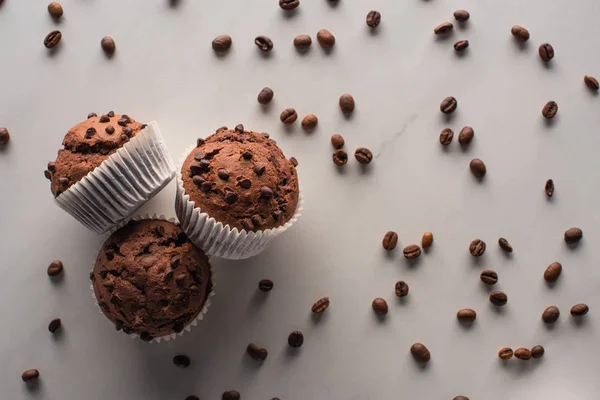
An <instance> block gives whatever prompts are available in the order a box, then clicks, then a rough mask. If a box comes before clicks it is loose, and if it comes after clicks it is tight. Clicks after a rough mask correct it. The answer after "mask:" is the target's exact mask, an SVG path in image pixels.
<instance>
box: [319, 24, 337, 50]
mask: <svg viewBox="0 0 600 400" xmlns="http://www.w3.org/2000/svg"><path fill="white" fill-rule="evenodd" d="M317 41H318V42H319V44H320V45H321V47H323V48H324V49H330V48H332V47H333V46H334V45H335V36H333V35H332V34H331V32H329V31H328V30H327V29H321V30H320V31H319V32H317Z"/></svg>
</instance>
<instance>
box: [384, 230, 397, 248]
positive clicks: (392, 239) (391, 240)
mask: <svg viewBox="0 0 600 400" xmlns="http://www.w3.org/2000/svg"><path fill="white" fill-rule="evenodd" d="M382 244H383V248H384V249H386V250H394V249H395V248H396V245H397V244H398V234H397V233H396V232H394V231H389V232H387V233H386V234H385V236H384V237H383V242H382Z"/></svg>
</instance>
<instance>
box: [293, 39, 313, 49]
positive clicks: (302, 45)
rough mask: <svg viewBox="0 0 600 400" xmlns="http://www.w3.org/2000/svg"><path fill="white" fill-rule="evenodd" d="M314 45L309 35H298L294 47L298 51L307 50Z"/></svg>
mask: <svg viewBox="0 0 600 400" xmlns="http://www.w3.org/2000/svg"><path fill="white" fill-rule="evenodd" d="M311 44H312V39H311V38H310V36H308V35H298V36H296V37H295V38H294V46H295V47H296V48H297V49H298V50H306V49H308V48H309V47H310V45H311Z"/></svg>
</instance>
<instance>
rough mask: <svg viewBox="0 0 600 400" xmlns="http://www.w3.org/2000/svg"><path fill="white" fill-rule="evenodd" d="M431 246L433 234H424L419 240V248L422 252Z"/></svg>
mask: <svg viewBox="0 0 600 400" xmlns="http://www.w3.org/2000/svg"><path fill="white" fill-rule="evenodd" d="M432 244H433V233H431V232H425V233H424V234H423V237H422V238H421V246H422V247H423V249H424V250H427V249H428V248H430V247H431V245H432Z"/></svg>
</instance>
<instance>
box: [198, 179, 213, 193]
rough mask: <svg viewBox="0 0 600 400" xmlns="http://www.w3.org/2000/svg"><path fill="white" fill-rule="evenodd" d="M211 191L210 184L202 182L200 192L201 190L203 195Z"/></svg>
mask: <svg viewBox="0 0 600 400" xmlns="http://www.w3.org/2000/svg"><path fill="white" fill-rule="evenodd" d="M211 189H212V183H211V182H207V181H204V182H202V185H200V190H202V191H203V192H204V193H208V192H210V190H211Z"/></svg>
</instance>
